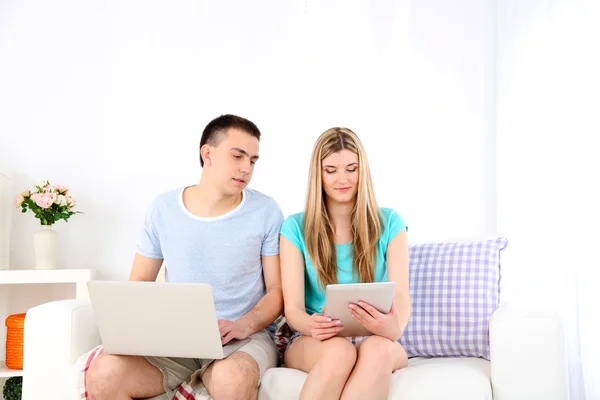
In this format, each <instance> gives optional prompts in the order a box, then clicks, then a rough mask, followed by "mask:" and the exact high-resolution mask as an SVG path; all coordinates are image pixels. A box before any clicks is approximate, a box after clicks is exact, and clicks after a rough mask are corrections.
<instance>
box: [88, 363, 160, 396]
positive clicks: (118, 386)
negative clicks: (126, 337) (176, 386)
mask: <svg viewBox="0 0 600 400" xmlns="http://www.w3.org/2000/svg"><path fill="white" fill-rule="evenodd" d="M86 389H87V392H88V395H89V397H90V400H132V399H137V398H142V399H143V398H146V397H153V396H158V395H159V394H162V393H164V392H165V389H164V387H163V375H162V373H161V372H160V370H159V369H158V368H156V367H155V366H153V365H152V364H150V363H149V362H148V361H147V360H146V359H145V358H144V357H134V356H115V355H108V354H103V355H101V356H100V357H98V358H96V359H95V360H94V361H92V363H91V364H90V369H89V370H88V371H87V374H86Z"/></svg>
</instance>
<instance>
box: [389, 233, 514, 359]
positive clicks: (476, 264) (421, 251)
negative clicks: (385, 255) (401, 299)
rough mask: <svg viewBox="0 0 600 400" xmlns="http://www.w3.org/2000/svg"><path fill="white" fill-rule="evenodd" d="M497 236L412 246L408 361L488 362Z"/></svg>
mask: <svg viewBox="0 0 600 400" xmlns="http://www.w3.org/2000/svg"><path fill="white" fill-rule="evenodd" d="M507 244H508V241H507V240H506V239H505V238H502V237H498V238H494V239H488V240H478V241H470V242H443V243H426V244H420V245H411V246H409V275H410V294H411V300H412V312H411V317H410V321H409V323H408V326H407V327H406V330H405V331H404V334H403V336H402V338H400V343H401V344H402V346H404V348H405V349H406V352H407V353H408V356H409V357H440V356H441V357H444V356H465V357H480V358H485V359H488V360H489V358H490V346H489V336H488V326H489V322H490V317H491V316H492V313H493V312H494V311H495V310H496V308H497V307H498V302H499V295H500V252H501V251H502V249H504V248H505V247H506V245H507Z"/></svg>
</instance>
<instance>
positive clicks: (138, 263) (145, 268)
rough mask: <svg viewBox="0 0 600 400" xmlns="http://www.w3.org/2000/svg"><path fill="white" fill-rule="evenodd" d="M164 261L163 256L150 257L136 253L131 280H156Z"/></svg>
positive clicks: (130, 275)
mask: <svg viewBox="0 0 600 400" xmlns="http://www.w3.org/2000/svg"><path fill="white" fill-rule="evenodd" d="M162 263H163V260H162V258H160V259H157V258H149V257H145V256H143V255H141V254H140V253H135V257H134V258H133V266H132V267H131V273H130V274H129V280H130V281H148V282H154V281H155V280H156V277H157V276H158V272H159V271H160V267H161V265H162Z"/></svg>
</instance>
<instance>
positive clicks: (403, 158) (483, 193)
mask: <svg viewBox="0 0 600 400" xmlns="http://www.w3.org/2000/svg"><path fill="white" fill-rule="evenodd" d="M166 4H167V3H164V2H158V1H141V0H137V1H106V2H101V3H98V2H93V1H89V0H84V1H78V2H72V1H65V0H56V1H53V2H51V3H49V2H46V1H42V0H33V1H29V2H22V1H17V0H5V1H3V2H2V3H0V56H1V57H2V60H1V62H0V135H1V136H0V159H1V160H2V161H4V162H5V163H7V164H9V165H10V166H11V167H12V169H13V170H14V177H15V179H14V192H15V193H16V192H18V191H22V190H24V189H25V188H27V187H29V186H30V185H31V184H33V183H34V182H38V181H40V180H42V179H50V180H51V181H53V182H60V183H64V184H66V185H68V186H70V187H72V188H73V190H74V191H75V192H76V193H77V195H78V199H79V209H80V210H81V211H83V212H85V214H84V215H78V216H75V217H74V218H73V219H72V220H71V221H70V222H69V223H68V224H65V223H62V222H61V223H59V224H58V225H57V230H58V231H59V234H60V238H61V241H62V242H61V245H62V253H61V263H62V265H63V266H64V267H65V268H83V267H91V268H97V269H99V271H100V272H101V274H100V276H101V277H105V278H118V279H124V278H126V277H127V275H128V271H129V268H130V265H131V260H132V257H133V253H134V251H135V244H136V240H137V236H138V233H139V229H140V227H141V223H142V218H143V215H144V212H145V210H146V207H147V206H148V205H149V202H150V201H151V199H152V198H153V197H154V196H155V195H157V194H158V193H160V192H162V191H165V190H168V189H171V188H174V187H178V186H181V185H186V184H193V183H195V182H196V181H197V180H198V179H199V176H200V175H199V174H200V169H199V165H198V161H197V159H198V157H197V146H198V142H199V139H200V134H201V131H202V129H203V127H204V125H205V124H206V123H207V122H208V121H209V120H210V119H212V118H213V117H215V116H217V115H219V114H221V113H237V114H240V115H242V116H245V117H248V118H250V119H252V120H253V121H255V122H256V123H257V125H258V126H259V128H260V129H261V130H262V132H263V135H264V136H263V140H262V142H261V161H260V162H259V164H258V165H257V169H256V173H255V177H254V180H253V182H252V183H251V186H252V187H254V188H257V189H259V190H262V191H264V192H266V193H268V194H270V195H272V196H274V197H276V199H277V200H278V201H279V203H280V204H281V206H282V208H283V210H284V213H285V214H289V213H292V212H297V211H300V210H301V209H302V206H303V200H304V193H305V184H306V177H307V165H308V159H309V157H310V151H311V148H312V144H313V142H314V140H315V139H316V137H317V136H318V135H319V134H320V133H321V132H322V131H324V130H325V129H327V128H329V127H331V126H348V127H350V128H352V129H354V130H355V131H356V132H357V133H358V134H359V135H360V136H361V138H362V140H363V141H364V144H365V146H366V147H367V151H368V154H369V157H370V160H371V163H372V169H373V173H374V177H375V185H376V190H377V193H378V196H379V198H380V203H381V205H382V206H389V207H394V208H395V209H397V210H398V211H399V212H400V213H401V214H403V215H404V216H405V218H406V219H407V221H408V223H409V226H410V237H411V240H413V241H417V240H418V241H422V240H433V239H435V240H437V239H446V238H460V237H466V236H473V235H478V234H482V233H487V232H490V231H494V230H495V229H496V222H495V216H496V201H495V198H496V193H495V185H496V180H495V132H494V125H493V122H494V103H493V95H494V90H495V85H494V64H493V63H494V29H495V28H494V23H493V21H494V14H493V12H494V2H493V1H491V0H488V1H467V0H463V1H458V2H444V1H439V0H427V1H423V0H420V1H417V0H411V1H408V0H405V1H392V0H390V1H379V2H377V4H376V5H374V3H372V2H348V1H339V2H320V1H290V2H280V1H275V0H273V1H263V2H245V1H227V2H218V3H217V2H198V1H195V0H194V1H192V0H188V1H180V2H169V3H168V6H166ZM13 217H14V218H13V229H12V236H11V237H12V244H11V248H12V251H11V257H12V261H11V267H12V268H26V267H31V266H32V264H33V255H32V246H31V236H32V234H33V232H34V231H35V230H36V223H35V220H34V218H33V217H32V215H20V214H18V213H17V212H16V211H15V214H14V215H13Z"/></svg>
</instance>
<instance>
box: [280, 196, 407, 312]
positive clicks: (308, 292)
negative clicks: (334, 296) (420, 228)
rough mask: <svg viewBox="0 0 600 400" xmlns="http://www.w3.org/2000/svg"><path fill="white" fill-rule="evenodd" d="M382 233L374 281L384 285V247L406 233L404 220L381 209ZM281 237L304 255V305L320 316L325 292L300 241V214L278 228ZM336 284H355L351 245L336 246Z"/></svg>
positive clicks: (385, 264) (302, 232) (308, 310)
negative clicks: (399, 234) (397, 236)
mask: <svg viewBox="0 0 600 400" xmlns="http://www.w3.org/2000/svg"><path fill="white" fill-rule="evenodd" d="M381 214H382V217H383V231H382V233H381V237H380V238H379V242H378V243H377V264H376V265H375V282H386V281H387V280H388V270H387V262H386V254H387V246H388V243H390V242H391V241H392V239H393V238H394V237H396V235H397V234H398V233H400V232H401V231H402V230H403V229H406V230H408V227H407V226H406V223H405V222H404V218H402V217H401V216H400V214H398V213H397V212H395V211H394V210H392V209H390V208H381ZM281 234H282V235H283V236H284V237H285V238H286V239H287V240H289V241H290V242H291V243H292V244H293V245H294V246H296V247H297V248H298V250H300V252H301V253H302V255H303V256H304V265H305V268H304V302H305V305H306V312H307V313H308V314H309V315H312V314H315V313H316V314H320V313H321V312H322V311H321V308H322V307H324V306H325V291H324V290H322V289H321V288H320V287H319V282H318V280H317V272H316V271H315V268H314V266H313V264H312V262H311V260H310V257H309V255H308V251H307V249H306V242H305V240H304V213H298V214H293V215H290V216H289V217H288V218H287V219H286V220H285V221H284V222H283V224H282V225H281ZM335 251H336V256H337V266H338V269H337V279H338V283H358V282H359V281H358V276H353V274H352V243H347V244H336V245H335Z"/></svg>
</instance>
